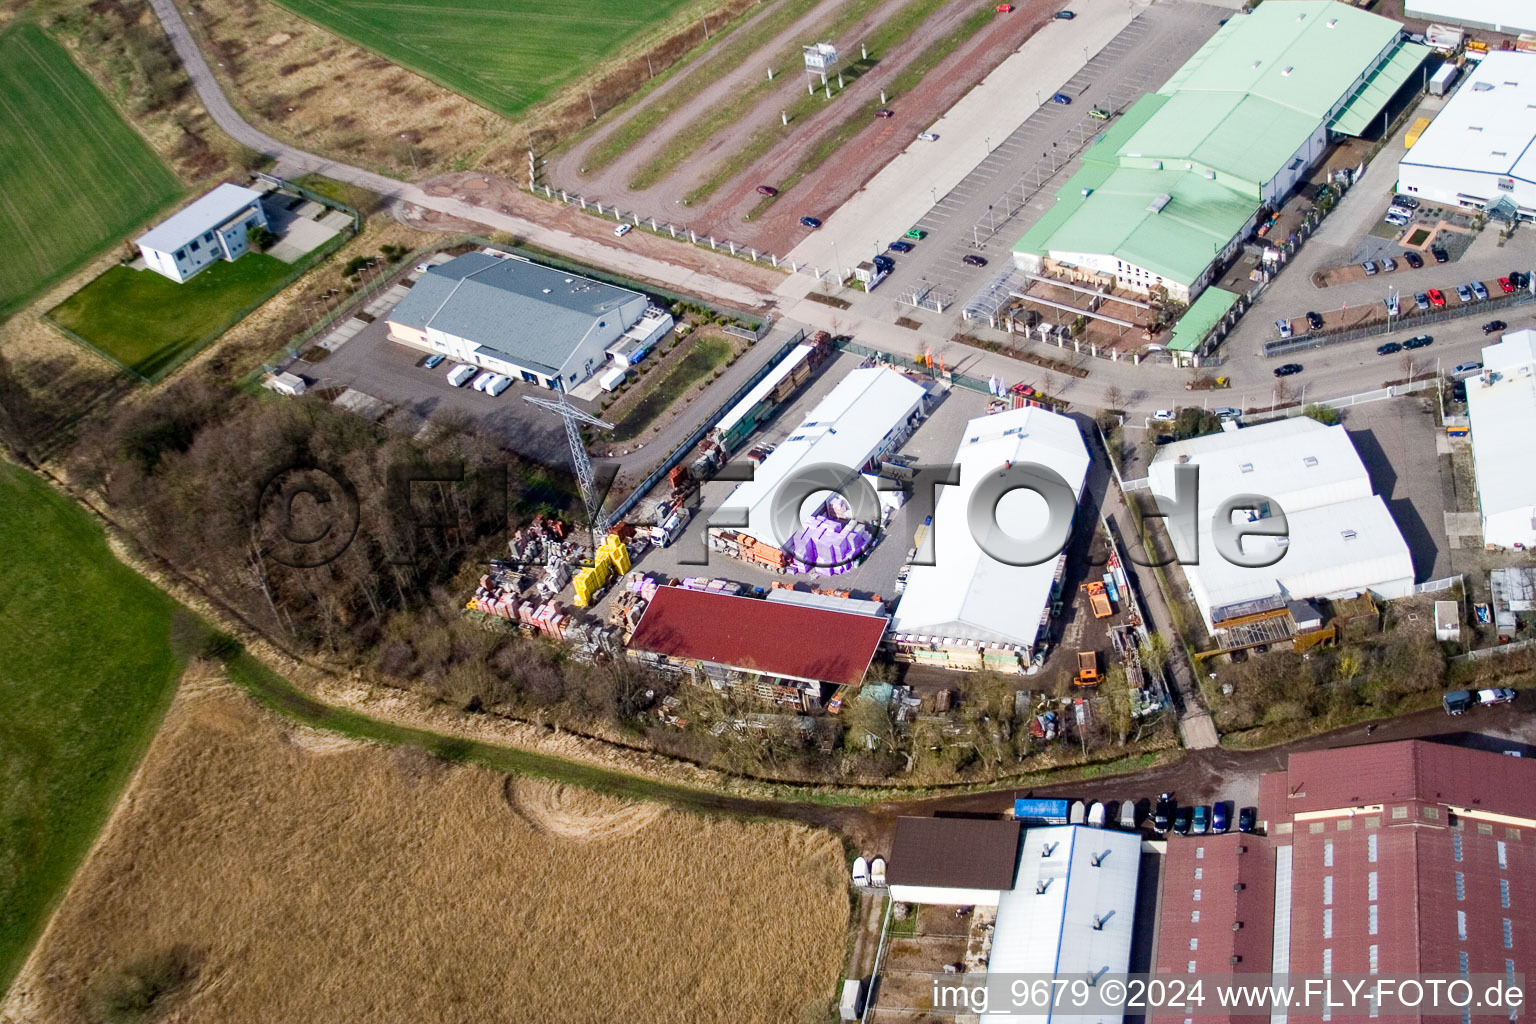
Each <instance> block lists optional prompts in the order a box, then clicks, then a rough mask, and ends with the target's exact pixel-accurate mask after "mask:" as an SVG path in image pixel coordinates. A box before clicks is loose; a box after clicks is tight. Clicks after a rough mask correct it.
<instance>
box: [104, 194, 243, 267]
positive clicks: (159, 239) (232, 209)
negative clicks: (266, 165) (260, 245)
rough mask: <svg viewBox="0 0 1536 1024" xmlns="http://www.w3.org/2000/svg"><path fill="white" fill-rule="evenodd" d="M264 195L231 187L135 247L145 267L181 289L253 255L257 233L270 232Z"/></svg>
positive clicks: (156, 229)
mask: <svg viewBox="0 0 1536 1024" xmlns="http://www.w3.org/2000/svg"><path fill="white" fill-rule="evenodd" d="M261 197H262V193H260V192H258V191H256V190H255V189H253V188H245V187H244V186H241V185H231V184H229V183H228V182H225V183H224V184H222V185H220V186H219V187H217V188H215V189H213V190H212V191H211V192H209V193H208V194H206V195H204V196H201V197H200V198H198V199H197V200H196V201H195V202H193V203H191V204H190V205H189V206H187V207H186V208H185V209H183V210H180V211H178V212H177V213H175V214H173V215H172V216H171V217H169V218H168V219H166V220H164V221H161V222H160V223H159V224H157V225H155V226H154V227H153V228H151V229H150V230H149V231H148V232H146V233H145V234H143V235H140V236H139V237H138V238H137V239H136V240H135V241H134V244H135V245H137V246H138V247H139V253H140V254H141V255H142V256H143V257H144V264H145V266H147V267H149V269H150V270H153V271H154V272H155V273H157V274H161V275H163V276H165V277H168V278H170V279H171V280H172V281H175V282H176V283H177V284H180V283H182V282H183V281H185V280H186V279H187V278H189V277H191V276H192V275H193V274H196V273H197V272H198V271H199V270H202V269H204V268H205V267H207V266H209V265H211V264H213V263H216V262H218V261H219V260H228V261H230V262H234V261H235V260H237V259H239V258H240V257H241V256H244V255H245V253H246V252H247V250H249V249H250V242H249V239H248V238H247V234H248V232H249V231H250V230H251V229H252V228H256V227H262V228H264V227H266V226H267V212H266V210H264V209H262V206H261Z"/></svg>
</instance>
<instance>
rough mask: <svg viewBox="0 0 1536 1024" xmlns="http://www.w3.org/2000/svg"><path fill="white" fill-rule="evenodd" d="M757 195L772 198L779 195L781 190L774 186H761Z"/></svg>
mask: <svg viewBox="0 0 1536 1024" xmlns="http://www.w3.org/2000/svg"><path fill="white" fill-rule="evenodd" d="M757 194H758V195H760V196H768V197H770V198H772V197H773V196H776V195H778V194H779V190H778V189H776V188H774V187H773V186H772V185H759V186H757Z"/></svg>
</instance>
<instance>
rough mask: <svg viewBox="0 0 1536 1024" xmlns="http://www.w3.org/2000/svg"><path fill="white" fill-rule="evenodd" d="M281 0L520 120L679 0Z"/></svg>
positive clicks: (654, 22)
mask: <svg viewBox="0 0 1536 1024" xmlns="http://www.w3.org/2000/svg"><path fill="white" fill-rule="evenodd" d="M279 2H280V3H281V4H282V6H284V7H286V8H288V9H289V10H290V11H293V12H294V13H295V14H298V15H300V16H302V17H305V18H308V19H310V20H311V21H314V22H317V23H319V24H320V25H323V26H324V27H326V28H328V29H330V30H331V31H333V32H335V33H337V34H338V35H342V36H345V37H346V38H348V39H351V40H352V41H354V42H356V43H357V44H358V45H360V46H364V47H367V48H368V49H370V50H373V51H374V52H376V53H379V54H382V55H383V56H385V57H387V58H389V59H390V60H392V61H394V62H395V63H397V64H402V65H404V66H405V67H408V68H411V69H412V70H414V71H417V72H420V73H421V74H423V75H426V76H427V77H428V78H431V79H433V80H434V81H437V82H439V83H441V84H442V85H444V86H446V87H447V88H449V89H452V90H453V91H454V92H456V93H459V94H461V95H463V96H467V97H468V98H470V99H472V100H474V101H475V102H476V103H479V104H481V105H482V106H485V107H488V108H490V109H491V110H494V111H496V112H497V113H500V114H502V115H504V116H506V117H510V118H516V117H518V116H519V115H521V114H522V113H524V112H525V111H527V110H528V108H530V107H532V106H533V105H535V104H537V103H539V102H541V101H543V100H545V99H547V98H549V96H550V95H551V94H552V93H554V92H555V90H557V89H559V88H560V87H561V86H563V85H566V84H568V83H570V82H573V81H575V80H577V79H578V78H579V77H580V76H581V74H582V73H583V72H584V71H586V70H587V69H588V68H591V67H592V66H593V65H595V64H597V63H598V62H599V61H602V60H604V59H606V58H609V57H612V56H614V55H615V54H617V53H618V52H619V51H620V50H621V49H623V48H624V47H625V46H627V45H628V44H629V43H631V42H633V41H634V40H635V38H636V37H637V36H643V35H644V34H645V33H646V32H648V31H649V30H650V29H652V28H654V27H656V26H657V25H659V24H661V23H662V22H664V21H666V20H667V19H668V18H670V17H672V15H673V14H675V13H676V12H677V11H679V10H681V9H682V8H683V6H684V3H683V0H630V2H629V3H626V4H625V5H624V6H623V7H613V6H606V7H591V6H587V5H583V4H579V3H565V2H559V0H516V2H513V3H505V2H497V0H459V2H458V3H455V4H454V5H453V6H452V7H444V6H433V5H430V4H417V3H405V2H401V0H394V2H384V3H379V2H376V0H279Z"/></svg>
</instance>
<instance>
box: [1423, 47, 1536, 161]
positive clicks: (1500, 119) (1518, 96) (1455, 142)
mask: <svg viewBox="0 0 1536 1024" xmlns="http://www.w3.org/2000/svg"><path fill="white" fill-rule="evenodd" d="M1533 93H1536V54H1530V53H1517V52H1504V51H1492V52H1490V53H1489V54H1488V55H1487V56H1485V57H1484V58H1483V59H1482V61H1481V62H1479V63H1478V65H1477V67H1476V69H1475V70H1474V71H1473V72H1472V73H1471V75H1470V76H1468V78H1467V80H1466V81H1465V82H1463V83H1462V86H1461V88H1460V89H1458V90H1456V93H1455V95H1453V96H1452V97H1451V98H1450V100H1449V101H1448V102H1447V103H1446V104H1445V106H1444V107H1443V108H1442V109H1441V111H1440V113H1438V114H1436V115H1435V119H1434V120H1433V121H1431V122H1430V124H1429V127H1428V128H1426V129H1424V132H1423V134H1421V135H1420V136H1419V141H1418V142H1415V143H1414V144H1413V148H1412V149H1410V150H1409V151H1408V152H1407V154H1406V155H1404V157H1403V158H1402V160H1400V161H1399V166H1401V167H1427V168H1442V169H1449V170H1464V171H1477V172H1480V173H1483V174H1500V175H1505V176H1507V177H1512V178H1519V179H1521V180H1523V181H1528V182H1536V106H1532V101H1531V97H1532V95H1533Z"/></svg>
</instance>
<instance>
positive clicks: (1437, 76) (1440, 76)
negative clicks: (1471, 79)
mask: <svg viewBox="0 0 1536 1024" xmlns="http://www.w3.org/2000/svg"><path fill="white" fill-rule="evenodd" d="M1460 75H1461V68H1459V67H1457V66H1456V65H1455V64H1452V63H1451V62H1449V61H1447V62H1446V63H1444V64H1442V65H1440V70H1439V71H1436V72H1435V73H1434V74H1433V75H1432V76H1430V79H1429V94H1430V95H1431V96H1444V95H1446V94H1447V93H1449V92H1450V91H1451V86H1452V85H1454V84H1455V82H1456V79H1457V78H1458V77H1460Z"/></svg>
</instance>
